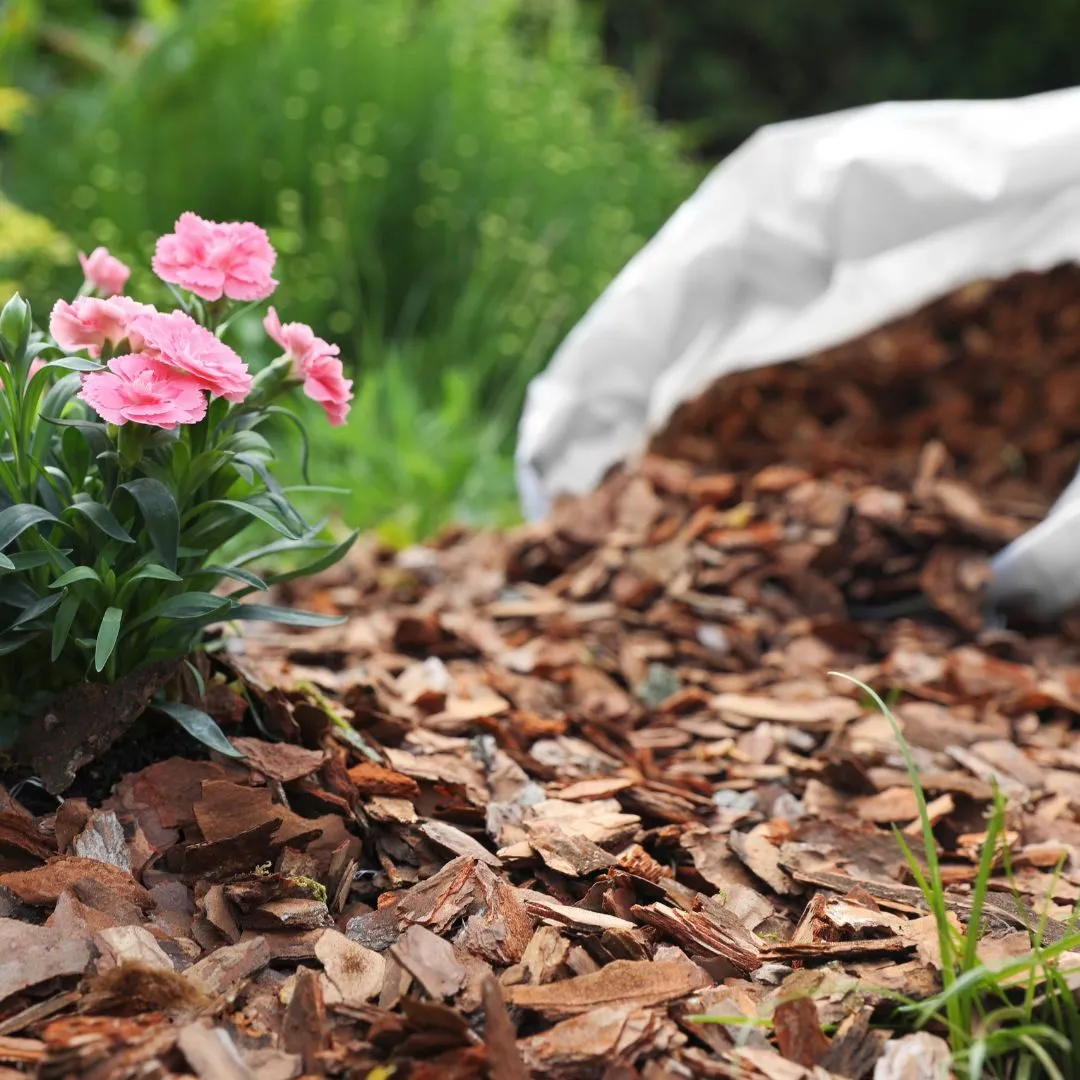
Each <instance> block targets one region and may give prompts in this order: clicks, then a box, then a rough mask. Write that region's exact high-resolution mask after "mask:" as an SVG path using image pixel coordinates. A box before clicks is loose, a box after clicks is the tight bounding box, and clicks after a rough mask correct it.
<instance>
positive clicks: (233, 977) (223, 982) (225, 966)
mask: <svg viewBox="0 0 1080 1080" xmlns="http://www.w3.org/2000/svg"><path fill="white" fill-rule="evenodd" d="M268 963H270V947H269V945H267V943H266V939H265V938H262V937H256V938H252V939H251V940H249V941H244V942H241V943H240V944H238V945H226V946H224V947H223V948H220V949H217V950H216V951H214V952H212V953H211V954H210V955H209V956H206V957H204V958H203V959H202V960H200V961H199V962H198V963H197V964H192V966H191V967H189V968H188V969H187V971H185V972H184V978H186V979H187V980H188V981H189V982H190V983H191V984H192V985H194V986H196V987H197V988H198V989H199V990H201V991H202V992H203V993H204V994H207V995H210V996H213V995H215V994H223V993H225V991H226V990H228V989H229V988H230V987H232V986H235V985H236V984H237V983H239V982H242V981H243V980H244V979H246V978H248V976H249V975H252V974H254V973H255V972H256V971H258V970H259V969H260V968H264V967H266V965H267V964H268Z"/></svg>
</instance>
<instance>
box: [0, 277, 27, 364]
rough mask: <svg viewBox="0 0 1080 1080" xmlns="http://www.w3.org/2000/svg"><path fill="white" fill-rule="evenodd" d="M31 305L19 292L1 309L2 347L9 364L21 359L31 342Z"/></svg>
mask: <svg viewBox="0 0 1080 1080" xmlns="http://www.w3.org/2000/svg"><path fill="white" fill-rule="evenodd" d="M30 329H31V322H30V305H29V304H28V303H27V302H26V301H25V300H24V299H23V298H22V297H21V296H20V295H19V294H18V293H15V295H14V296H13V297H12V298H11V299H10V300H9V301H8V302H7V303H6V304H5V305H4V310H3V311H0V349H2V350H3V352H4V355H5V358H6V360H7V362H8V363H9V364H14V363H16V362H17V361H18V360H20V359H21V358H22V356H23V353H25V352H26V346H27V345H28V344H29V342H30Z"/></svg>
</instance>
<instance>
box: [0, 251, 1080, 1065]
mask: <svg viewBox="0 0 1080 1080" xmlns="http://www.w3.org/2000/svg"><path fill="white" fill-rule="evenodd" d="M1078 361H1080V273H1078V272H1077V271H1076V270H1074V269H1070V268H1063V269H1059V270H1056V271H1054V272H1051V273H1049V274H1046V275H1042V276H1035V275H1027V276H1020V277H1018V278H1014V279H1010V280H1009V281H1006V282H1003V283H998V284H985V285H976V286H971V287H969V288H967V289H964V290H962V291H960V292H959V293H957V294H955V295H953V296H951V297H948V298H946V299H944V300H942V301H941V302H939V303H936V304H934V305H932V306H931V307H929V308H927V309H926V310H924V311H922V312H920V313H918V314H916V315H914V316H912V317H910V318H908V319H905V320H902V321H900V322H898V323H897V324H895V325H893V326H890V327H886V328H884V329H882V330H881V331H878V332H877V333H874V334H872V335H869V336H868V337H866V338H864V339H862V340H860V341H858V342H855V343H853V344H850V345H847V346H845V347H843V348H839V349H836V350H832V351H830V352H829V353H827V354H823V355H821V356H818V357H814V358H811V359H810V360H808V361H806V362H800V363H795V364H790V365H785V366H782V367H778V368H775V369H769V370H765V371H759V372H753V373H747V374H742V375H738V376H735V377H732V378H730V379H728V380H726V381H725V382H723V383H722V384H721V385H720V386H719V387H717V388H716V389H715V390H714V391H713V392H711V393H709V394H708V395H706V396H705V397H704V398H702V399H701V400H700V401H698V402H696V403H694V404H692V405H690V406H688V407H686V408H685V409H684V410H683V411H682V412H681V413H680V415H679V416H677V417H676V418H675V420H674V421H673V423H672V425H671V427H670V429H669V431H668V432H667V433H666V434H665V435H664V436H662V437H661V438H660V439H658V440H657V443H656V445H655V446H654V448H653V452H652V453H651V454H650V455H649V456H648V457H647V458H646V459H645V460H644V461H643V462H642V463H641V464H640V466H639V467H637V468H635V469H634V470H633V471H627V472H620V473H618V474H617V475H613V476H612V477H610V478H609V479H608V481H607V482H606V483H605V484H604V485H603V487H602V488H601V490H599V491H598V492H596V493H595V494H594V495H592V496H590V497H589V498H587V499H584V500H580V501H570V502H566V503H564V504H562V505H560V506H559V507H558V508H557V509H556V511H555V512H554V513H553V515H552V516H551V518H550V519H549V520H548V521H546V522H544V523H543V524H542V525H539V526H534V527H528V528H522V529H519V530H516V531H514V532H512V533H509V534H504V535H490V534H477V535H473V534H466V533H452V534H447V535H445V536H443V537H442V538H441V539H440V540H439V541H438V542H436V543H433V544H432V545H431V546H428V547H423V548H416V549H411V550H408V551H405V552H402V553H400V554H398V555H392V554H390V553H388V552H385V551H381V550H379V549H377V548H376V547H375V546H373V545H369V546H365V547H363V548H361V549H360V550H359V551H357V552H356V553H355V555H354V557H352V558H351V561H350V563H349V565H348V566H345V567H343V568H339V569H338V570H337V571H335V572H334V574H333V575H332V576H325V577H323V578H322V579H321V580H319V581H317V582H314V583H309V584H308V585H306V586H304V591H303V592H302V593H294V594H292V595H291V596H286V597H285V599H286V600H289V599H292V600H296V601H297V602H299V601H301V600H302V601H303V602H304V603H306V604H311V605H315V606H316V607H319V608H321V609H323V610H328V611H340V612H343V613H345V614H347V615H348V616H349V621H348V623H347V624H346V625H345V626H343V627H341V628H336V629H333V630H327V631H319V632H317V633H311V632H307V633H304V634H303V635H299V634H296V635H278V636H251V637H246V638H244V639H242V640H240V641H236V642H234V643H233V644H234V646H235V647H234V648H233V649H232V650H231V653H230V656H231V659H230V660H229V661H228V664H229V669H228V671H229V673H228V674H227V675H220V674H219V676H218V677H217V679H216V680H215V679H212V680H211V682H210V685H209V688H208V691H207V698H206V701H205V705H206V707H207V708H208V709H209V710H211V711H212V712H213V713H214V715H215V716H216V717H217V718H218V720H219V721H220V722H221V723H222V725H223V727H224V728H225V729H226V730H227V731H228V732H229V733H230V734H231V735H233V736H234V739H233V741H234V743H235V745H236V747H237V749H239V750H241V751H242V752H243V753H244V754H245V755H246V758H245V760H244V761H242V762H237V761H231V760H227V759H225V758H220V757H216V756H213V757H211V758H210V759H206V758H199V757H198V756H197V755H194V756H192V757H190V758H188V757H181V756H174V757H170V758H167V759H165V760H160V761H156V762H154V763H152V764H150V765H149V766H148V767H146V768H143V769H142V770H141V771H138V772H134V773H130V774H128V775H125V776H123V778H122V779H120V780H119V782H118V783H116V784H115V787H114V788H113V789H112V790H111V791H108V792H102V793H101V796H102V797H101V798H100V799H84V798H75V797H72V798H69V799H67V800H66V801H64V802H63V804H62V805H61V806H60V807H59V809H57V810H56V811H55V812H54V813H48V814H45V815H43V816H42V815H38V816H33V815H31V814H30V813H29V812H28V811H27V810H26V809H24V807H23V805H22V804H21V803H20V802H19V801H18V799H16V798H14V797H12V795H11V794H10V793H7V792H2V791H0V868H2V872H0V915H2V918H0V942H2V943H3V945H4V957H3V959H0V1063H2V1065H0V1077H6V1076H16V1075H24V1074H26V1073H28V1072H30V1073H35V1074H36V1075H38V1076H41V1077H44V1078H61V1077H75V1076H79V1077H90V1078H101V1080H106V1078H107V1080H116V1078H127V1077H130V1078H136V1077H139V1078H149V1077H153V1078H164V1077H170V1076H190V1075H194V1076H197V1077H201V1078H204V1080H211V1078H213V1080H232V1078H237V1080H239V1078H257V1080H286V1078H290V1077H297V1076H301V1075H307V1076H346V1077H355V1078H366V1077H372V1078H385V1077H388V1076H390V1075H393V1076H394V1077H395V1078H402V1080H409V1078H413V1080H420V1078H431V1080H435V1078H440V1080H443V1078H447V1080H451V1078H452V1080H468V1078H473V1077H476V1078H480V1077H491V1078H493V1080H521V1078H524V1077H529V1076H534V1077H541V1078H552V1080H561V1078H574V1077H581V1078H590V1077H606V1078H608V1080H632V1078H637V1077H640V1078H642V1080H680V1078H691V1077H725V1078H726V1077H744V1076H745V1077H762V1078H766V1080H798V1078H800V1077H816V1078H825V1077H829V1076H835V1077H849V1078H852V1080H858V1078H860V1077H868V1076H871V1075H873V1076H875V1077H877V1078H878V1080H895V1078H899V1077H901V1076H903V1077H905V1078H907V1077H911V1078H918V1077H922V1076H928V1077H929V1076H931V1075H936V1074H934V1073H933V1072H932V1071H931V1070H932V1064H931V1063H932V1061H933V1059H934V1055H938V1057H939V1059H940V1056H941V1055H942V1054H943V1053H944V1051H945V1048H944V1044H943V1043H942V1042H941V1040H940V1039H939V1038H938V1037H937V1036H935V1035H932V1034H929V1033H923V1034H921V1035H912V1034H907V1035H904V1034H902V1033H899V1032H894V1033H890V1031H889V1030H888V1025H889V1024H894V1023H898V1021H897V1020H896V1015H897V1014H896V996H897V995H903V996H906V997H908V998H916V999H921V998H925V997H926V996H927V995H930V994H933V993H934V992H935V991H936V990H937V989H938V988H939V986H940V974H939V967H940V964H941V957H940V954H939V952H938V945H937V935H936V930H935V925H934V920H933V918H932V917H931V916H930V915H929V914H928V911H927V908H926V905H925V903H924V901H923V899H922V895H921V893H920V892H919V890H918V888H917V887H916V886H915V884H914V881H913V879H912V875H911V873H910V870H909V868H908V866H907V864H906V862H905V859H904V856H903V854H902V852H901V849H900V847H899V845H898V844H897V842H896V840H895V838H894V836H893V833H892V831H891V826H893V825H896V826H897V827H898V828H899V829H900V831H901V832H902V833H905V834H907V836H908V838H909V839H910V840H911V842H912V843H913V845H914V846H915V847H916V849H919V846H920V841H919V832H918V829H919V824H918V809H917V805H916V798H915V793H914V791H913V789H912V786H911V783H910V781H909V779H908V774H907V772H906V771H905V768H904V764H903V759H902V757H901V754H900V750H899V745H898V743H897V741H896V740H895V738H894V737H893V734H892V731H891V729H890V727H889V725H888V722H887V721H886V719H885V718H884V717H883V716H882V715H881V714H880V713H878V712H877V711H876V710H875V709H874V708H873V707H872V705H871V703H870V702H869V701H868V700H867V699H866V697H865V695H864V694H862V693H861V692H860V691H859V689H858V688H857V687H855V686H854V685H852V684H851V683H849V682H846V681H843V680H841V679H838V678H835V677H830V676H829V674H828V672H830V671H841V672H846V673H849V674H851V675H854V676H857V677H858V678H860V679H862V680H864V681H865V682H867V683H868V684H871V685H873V686H874V687H875V688H877V689H878V690H879V691H880V692H881V693H883V694H889V695H890V696H891V699H892V700H893V701H894V702H895V712H896V716H897V718H898V720H899V722H900V724H901V725H902V727H903V731H904V735H905V737H906V739H907V740H908V742H909V743H910V746H911V748H912V753H913V754H914V757H915V760H916V762H917V764H918V768H919V773H920V778H921V781H922V784H923V786H924V788H925V791H926V796H927V799H928V800H929V813H930V817H931V820H932V821H933V823H934V828H935V835H936V839H937V842H938V846H939V850H940V857H941V861H942V873H943V875H944V878H945V881H946V882H947V883H948V886H949V888H948V894H947V895H948V906H949V909H950V912H951V917H953V918H955V920H956V922H957V925H959V926H964V925H966V923H967V920H968V917H969V915H970V913H971V897H972V893H971V885H972V882H973V880H974V878H975V875H976V869H977V864H978V859H979V856H980V854H981V851H982V848H983V846H984V841H985V838H986V828H987V811H988V808H989V806H990V804H991V802H992V797H993V787H994V784H995V783H996V785H997V787H998V788H1000V790H1001V791H1002V792H1003V793H1004V794H1005V795H1006V796H1007V798H1008V819H1007V837H1006V838H1007V841H1008V848H1009V851H1010V853H1011V875H1008V874H1006V871H1005V866H1004V860H1003V859H999V860H998V863H997V866H996V869H995V873H994V878H993V890H994V891H993V892H992V893H991V895H990V898H989V900H988V903H987V906H986V909H985V911H984V916H983V920H982V929H983V937H982V941H981V945H980V955H981V956H982V957H983V958H984V959H986V960H988V961H994V960H1003V959H1005V958H1008V957H1014V956H1018V955H1022V954H1024V953H1026V952H1028V951H1030V948H1031V935H1030V931H1031V929H1032V928H1033V927H1034V925H1035V923H1036V922H1038V921H1039V920H1040V918H1042V919H1045V929H1044V931H1043V937H1044V940H1047V941H1053V940H1060V939H1061V938H1062V936H1063V935H1065V934H1067V933H1068V932H1069V926H1068V920H1069V919H1070V916H1071V913H1072V909H1073V905H1074V904H1075V902H1076V901H1077V899H1078V898H1080V863H1078V862H1077V853H1078V850H1080V824H1078V822H1077V820H1076V812H1077V808H1078V807H1080V738H1078V737H1077V734H1076V732H1075V731H1074V727H1073V718H1074V716H1075V715H1077V714H1078V713H1080V667H1078V666H1077V652H1078V644H1077V643H1078V641H1080V634H1077V632H1076V629H1075V624H1073V623H1071V622H1070V620H1069V619H1065V620H1063V621H1062V623H1061V624H1060V625H1057V626H1055V627H1053V628H1052V629H1050V630H1045V629H1044V630H1042V631H1035V630H1032V629H1031V628H1028V630H1027V632H1023V633H1022V632H1020V631H1019V630H1017V629H1016V628H1015V625H1013V626H1011V627H1008V628H1007V627H1006V626H1005V624H1004V623H1002V622H1001V621H1000V620H997V619H992V618H989V617H988V614H989V613H988V612H986V611H985V605H984V603H983V591H984V588H985V584H986V581H987V565H988V558H989V556H990V555H992V554H993V553H994V552H995V551H997V550H998V549H999V548H1000V547H1001V546H1002V545H1003V544H1005V543H1006V542H1008V541H1009V540H1010V539H1012V538H1014V537H1016V536H1018V535H1019V534H1020V533H1022V532H1023V531H1024V530H1025V529H1027V528H1029V527H1030V526H1031V525H1032V524H1033V523H1035V522H1036V521H1038V520H1039V519H1040V518H1041V517H1042V515H1043V514H1044V513H1045V510H1046V508H1047V506H1048V505H1049V503H1050V501H1051V500H1052V499H1053V497H1054V496H1055V495H1056V494H1057V492H1058V491H1059V490H1060V489H1061V487H1062V486H1063V485H1064V483H1065V482H1066V481H1067V480H1068V478H1069V477H1070V476H1071V474H1072V471H1073V470H1074V468H1075V466H1076V461H1077V456H1078V452H1077V446H1078V439H1077V436H1078V435H1080V363H1078ZM27 791H28V792H30V791H32V789H27ZM23 798H24V801H29V798H28V796H27V795H24V796H23ZM1059 871H1060V872H1059ZM1072 960H1073V964H1072V966H1076V964H1077V963H1078V962H1080V956H1073V958H1072ZM701 1015H711V1016H713V1017H724V1018H728V1020H729V1022H727V1023H719V1024H706V1023H702V1022H700V1021H699V1020H698V1019H695V1017H699V1016H701ZM738 1017H744V1018H747V1019H751V1020H754V1021H755V1023H754V1024H751V1025H740V1024H738V1023H736V1022H735V1019H736V1018H738ZM763 1020H764V1021H769V1023H768V1024H762V1023H757V1022H756V1021H763ZM882 1024H884V1025H885V1026H882ZM823 1029H824V1030H823ZM825 1031H827V1032H828V1034H826V1033H825ZM913 1040H914V1041H913ZM913 1046H914V1047H917V1048H918V1049H919V1052H920V1054H921V1055H922V1056H921V1058H920V1057H918V1056H915V1057H913V1056H912V1055H911V1054H909V1053H905V1052H906V1051H909V1050H910V1049H911V1048H912V1047H913ZM919 1061H921V1062H922V1064H919ZM905 1062H906V1064H905ZM912 1062H915V1064H914V1065H913V1064H912ZM875 1069H876V1070H877V1071H876V1072H875ZM905 1069H906V1070H908V1071H904V1070H905ZM912 1069H915V1070H916V1071H911V1070H912Z"/></svg>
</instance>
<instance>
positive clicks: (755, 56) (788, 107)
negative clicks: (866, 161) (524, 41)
mask: <svg viewBox="0 0 1080 1080" xmlns="http://www.w3.org/2000/svg"><path fill="white" fill-rule="evenodd" d="M585 3H586V6H588V7H589V8H590V10H591V11H592V13H593V14H594V15H595V17H596V18H597V21H598V23H599V24H600V26H601V29H602V33H603V37H604V41H605V46H606V53H607V56H608V58H609V60H611V61H612V62H613V63H616V64H619V65H620V66H622V67H623V68H625V69H626V70H628V71H630V72H631V73H632V74H633V76H634V80H635V82H636V84H637V87H638V91H639V93H640V95H641V97H642V98H643V99H644V100H645V101H647V102H649V103H650V104H652V105H653V106H654V107H655V108H656V110H657V112H658V114H659V115H660V116H661V117H662V118H664V119H668V120H674V121H678V122H680V123H683V124H686V125H687V126H688V128H689V129H690V131H691V132H692V134H693V137H694V140H695V142H696V143H697V144H698V145H699V146H700V147H701V148H702V149H703V151H704V152H705V153H706V154H707V155H708V156H714V157H719V156H722V155H723V154H725V153H728V152H729V151H731V150H733V149H734V148H735V147H736V146H737V145H738V144H739V143H740V142H742V141H743V140H744V139H745V138H747V137H748V136H749V135H751V134H752V133H753V132H754V131H755V130H756V129H757V128H758V127H760V126H761V125H762V124H768V123H774V122H776V121H781V120H791V119H794V118H797V117H803V116H815V115H818V114H820V113H825V112H831V111H833V110H836V109H842V108H848V107H850V106H854V105H864V104H869V103H871V102H875V101H886V100H911V99H919V98H930V99H933V98H987V97H1018V96H1021V95H1024V94H1031V93H1037V92H1039V91H1043V90H1054V89H1059V88H1062V87H1066V86H1072V85H1074V84H1076V83H1077V82H1080V53H1078V52H1077V49H1076V45H1075V38H1076V26H1077V13H1078V8H1077V5H1076V2H1075V0H1040V2H1038V3H1034V4H1017V3H1015V0H832V2H831V3H827V4H810V3H793V2H792V0H754V3H733V2H731V0H714V2H704V0H663V2H658V0H585Z"/></svg>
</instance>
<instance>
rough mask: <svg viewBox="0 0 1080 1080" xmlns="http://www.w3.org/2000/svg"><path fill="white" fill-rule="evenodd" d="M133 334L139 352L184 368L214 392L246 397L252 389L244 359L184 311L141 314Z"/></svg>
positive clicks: (237, 398) (231, 398)
mask: <svg viewBox="0 0 1080 1080" xmlns="http://www.w3.org/2000/svg"><path fill="white" fill-rule="evenodd" d="M130 336H131V346H132V348H133V349H135V350H136V351H137V352H140V353H143V354H145V355H146V356H150V357H152V358H153V359H155V360H159V361H160V362H161V363H163V364H166V365H168V366H169V367H171V368H174V369H175V370H176V371H178V372H182V373H183V374H184V375H186V376H187V377H188V378H189V379H190V380H192V381H194V382H195V383H197V384H198V385H199V386H201V387H202V389H204V390H209V391H210V393H211V394H216V395H218V396H219V397H223V398H225V399H227V400H228V401H243V400H244V398H246V397H247V396H248V394H249V393H250V391H251V382H252V379H251V374H250V372H249V371H248V369H247V365H246V364H245V363H244V361H243V360H241V359H240V357H239V356H237V354H236V353H235V352H233V350H232V349H230V348H229V346H228V345H226V344H224V343H223V342H221V341H219V340H218V339H217V338H216V337H215V336H214V335H213V334H212V333H211V332H210V331H209V330H207V329H206V328H205V327H203V326H200V325H199V324H198V323H197V322H196V321H195V320H194V319H193V318H191V316H190V315H185V314H184V313H183V312H182V311H174V312H172V313H171V314H169V315H162V314H160V313H159V312H154V313H153V314H149V315H143V316H140V317H139V318H137V319H135V320H134V321H133V322H132V324H131V327H130Z"/></svg>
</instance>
